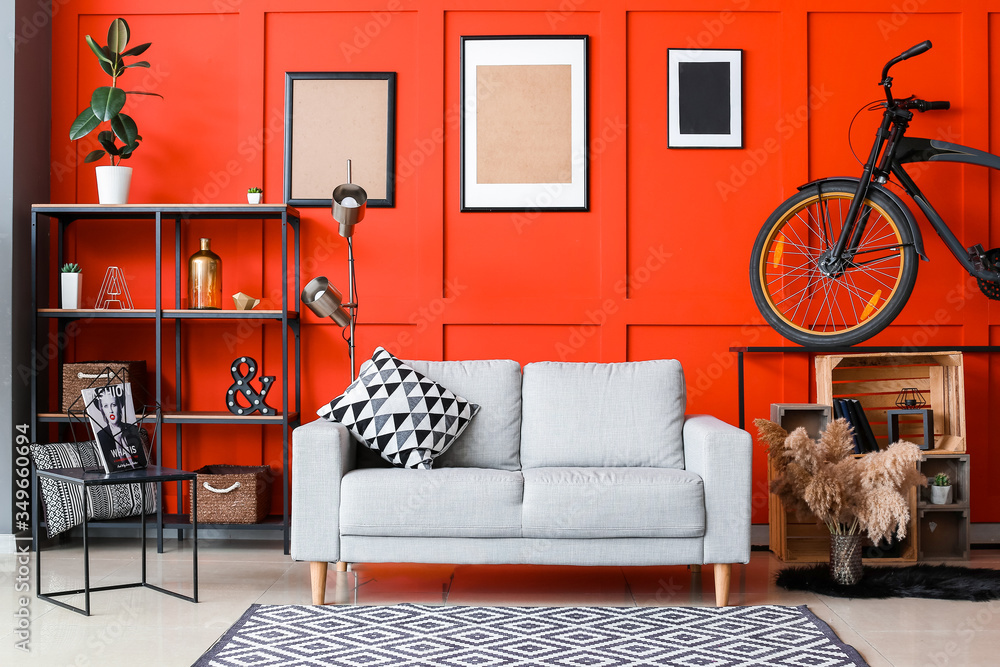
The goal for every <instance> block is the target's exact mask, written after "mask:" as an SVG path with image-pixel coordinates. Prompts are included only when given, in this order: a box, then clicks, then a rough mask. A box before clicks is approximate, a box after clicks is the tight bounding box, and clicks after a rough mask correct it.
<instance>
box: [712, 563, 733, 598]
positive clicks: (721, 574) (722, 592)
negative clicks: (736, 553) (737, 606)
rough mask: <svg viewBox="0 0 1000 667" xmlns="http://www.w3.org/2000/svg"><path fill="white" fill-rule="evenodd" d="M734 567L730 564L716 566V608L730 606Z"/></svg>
mask: <svg viewBox="0 0 1000 667" xmlns="http://www.w3.org/2000/svg"><path fill="white" fill-rule="evenodd" d="M732 572H733V566H732V565H731V564H729V563H716V564H715V606H716V607H725V606H726V605H727V604H729V579H730V577H731V576H732Z"/></svg>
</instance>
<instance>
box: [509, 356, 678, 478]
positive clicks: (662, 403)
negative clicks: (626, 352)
mask: <svg viewBox="0 0 1000 667" xmlns="http://www.w3.org/2000/svg"><path fill="white" fill-rule="evenodd" d="M521 400H522V402H523V408H522V420H521V466H522V467H523V468H541V467H553V466H588V467H615V466H622V467H636V466H651V467H657V468H683V467H684V449H683V442H682V431H683V428H684V408H685V391H684V372H683V370H682V369H681V364H680V362H679V361H676V360H666V359H664V360H656V361H636V362H628V363H620V364H579V363H560V362H540V363H534V364H528V365H526V366H525V367H524V382H523V387H522V390H521Z"/></svg>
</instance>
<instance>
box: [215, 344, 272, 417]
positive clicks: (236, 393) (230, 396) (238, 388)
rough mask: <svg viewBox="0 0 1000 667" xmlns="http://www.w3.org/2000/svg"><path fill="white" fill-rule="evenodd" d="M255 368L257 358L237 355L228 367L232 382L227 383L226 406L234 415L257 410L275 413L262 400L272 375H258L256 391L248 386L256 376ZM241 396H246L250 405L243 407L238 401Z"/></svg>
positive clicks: (265, 413) (267, 413) (268, 413)
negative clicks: (258, 389) (244, 367)
mask: <svg viewBox="0 0 1000 667" xmlns="http://www.w3.org/2000/svg"><path fill="white" fill-rule="evenodd" d="M244 364H246V367H247V372H246V374H244V373H243V371H242V367H243V365H244ZM257 370H258V367H257V360H256V359H254V358H253V357H238V358H236V359H234V360H233V363H232V367H231V368H230V369H229V372H230V373H231V374H232V376H233V384H231V385H229V391H227V392H226V406H227V407H228V408H229V411H230V412H232V413H233V414H234V415H244V416H245V415H252V414H253V413H255V412H257V411H258V410H260V413H261V414H262V415H273V414H276V413H275V410H274V408H272V407H271V406H269V405H268V404H267V403H265V402H264V398H265V397H266V396H267V392H268V391H269V390H270V389H271V383H272V382H274V376H273V375H261V376H260V387H261V389H260V393H258V392H257V391H255V390H254V388H253V387H251V386H250V382H251V381H252V380H253V379H254V378H255V377H256V376H257ZM241 396H242V397H243V398H246V400H247V402H248V403H249V404H250V405H248V406H246V407H244V406H243V405H242V404H241V403H240V397H241Z"/></svg>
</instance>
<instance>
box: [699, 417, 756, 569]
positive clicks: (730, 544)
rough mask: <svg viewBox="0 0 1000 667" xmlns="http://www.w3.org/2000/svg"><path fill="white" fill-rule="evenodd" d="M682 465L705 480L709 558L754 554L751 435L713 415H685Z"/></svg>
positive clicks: (739, 559)
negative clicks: (751, 550) (752, 552)
mask: <svg viewBox="0 0 1000 667" xmlns="http://www.w3.org/2000/svg"><path fill="white" fill-rule="evenodd" d="M684 467H685V468H686V469H687V470H689V471H691V472H693V473H695V474H697V475H700V476H701V478H702V481H703V483H704V485H705V553H704V561H703V562H705V563H746V562H749V560H750V509H751V502H752V499H751V493H752V487H753V439H752V438H751V437H750V434H749V433H747V432H746V431H744V430H743V429H739V428H736V427H735V426H730V425H729V424H727V423H725V422H724V421H722V420H720V419H717V418H715V417H712V416H710V415H686V416H685V418H684Z"/></svg>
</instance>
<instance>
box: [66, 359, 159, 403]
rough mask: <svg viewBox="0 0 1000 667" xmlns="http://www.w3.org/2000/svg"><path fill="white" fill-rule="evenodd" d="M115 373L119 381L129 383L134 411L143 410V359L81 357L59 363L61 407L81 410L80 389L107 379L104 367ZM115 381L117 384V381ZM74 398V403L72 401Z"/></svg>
mask: <svg viewBox="0 0 1000 667" xmlns="http://www.w3.org/2000/svg"><path fill="white" fill-rule="evenodd" d="M109 368H110V369H111V372H112V373H117V374H118V377H119V378H121V381H122V382H128V383H130V384H131V385H132V400H133V401H134V403H135V410H136V414H138V413H140V412H142V409H143V406H144V405H145V402H146V397H147V394H146V361H145V360H143V361H83V362H79V363H74V364H63V366H62V411H63V412H69V411H70V409H71V408H72V409H73V411H75V412H83V410H84V405H83V400H78V399H81V395H80V392H81V391H83V390H84V389H86V388H87V387H94V386H100V385H102V384H105V383H106V382H107V380H108V379H109V376H108V375H107V370H108V369H109ZM114 384H118V382H117V381H116V382H115V383H114ZM74 402H75V403H76V405H73V404H74Z"/></svg>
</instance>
